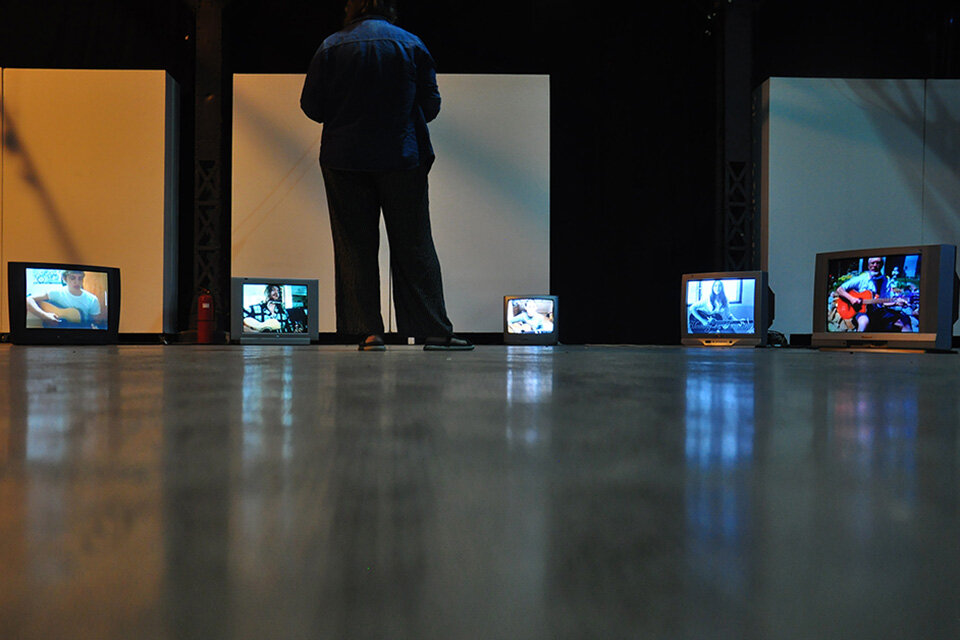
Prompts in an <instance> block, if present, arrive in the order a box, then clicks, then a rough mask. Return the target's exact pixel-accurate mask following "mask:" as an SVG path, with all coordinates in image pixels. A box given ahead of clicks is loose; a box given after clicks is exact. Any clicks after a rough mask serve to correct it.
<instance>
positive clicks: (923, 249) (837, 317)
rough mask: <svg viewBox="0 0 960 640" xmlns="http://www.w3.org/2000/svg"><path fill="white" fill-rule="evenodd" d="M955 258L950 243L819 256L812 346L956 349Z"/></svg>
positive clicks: (952, 246)
mask: <svg viewBox="0 0 960 640" xmlns="http://www.w3.org/2000/svg"><path fill="white" fill-rule="evenodd" d="M956 254H957V248H956V246H954V245H947V244H935V245H919V246H907V247H887V248H881V249H857V250H851V251H833V252H830V253H819V254H817V257H816V269H815V275H814V278H815V279H814V293H813V333H812V335H811V337H810V343H811V345H813V346H815V347H838V348H884V347H886V348H906V349H928V350H949V349H950V348H951V342H952V340H953V323H954V322H956V320H957V299H956V295H957V274H956Z"/></svg>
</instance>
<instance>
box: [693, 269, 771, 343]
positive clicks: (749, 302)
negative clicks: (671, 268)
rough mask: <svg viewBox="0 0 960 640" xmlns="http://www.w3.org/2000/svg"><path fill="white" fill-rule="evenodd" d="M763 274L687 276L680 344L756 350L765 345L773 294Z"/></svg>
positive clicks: (728, 273) (736, 273) (765, 274)
mask: <svg viewBox="0 0 960 640" xmlns="http://www.w3.org/2000/svg"><path fill="white" fill-rule="evenodd" d="M767 278H768V276H767V272H766V271H716V272H711V273H687V274H684V275H683V277H682V279H681V289H680V314H681V317H680V344H683V345H687V346H703V347H757V346H764V345H766V343H767V330H768V329H769V328H770V323H771V322H773V314H774V302H773V292H772V291H771V290H770V287H769V284H768V282H767Z"/></svg>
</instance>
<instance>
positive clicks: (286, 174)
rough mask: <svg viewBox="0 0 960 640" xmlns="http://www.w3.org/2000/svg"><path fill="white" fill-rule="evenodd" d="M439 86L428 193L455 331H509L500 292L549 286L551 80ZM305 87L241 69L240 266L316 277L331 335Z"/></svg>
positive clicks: (321, 207) (384, 292) (240, 270)
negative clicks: (433, 161)
mask: <svg viewBox="0 0 960 640" xmlns="http://www.w3.org/2000/svg"><path fill="white" fill-rule="evenodd" d="M438 83H439V85H440V92H441V95H442V97H443V106H442V109H441V112H440V116H439V117H438V118H437V120H435V121H434V122H433V123H431V125H430V131H431V136H432V139H433V143H434V148H435V151H436V153H437V162H436V164H435V165H434V169H433V171H432V172H431V174H430V198H431V216H432V218H431V220H432V224H433V231H434V240H435V242H436V245H437V252H438V254H439V256H440V262H441V267H442V270H443V279H444V293H445V296H446V301H447V310H448V313H449V315H450V318H451V320H452V321H453V323H454V328H455V329H456V330H457V331H462V332H490V331H500V330H501V328H502V320H501V304H502V296H503V295H505V294H508V293H518V292H523V293H533V292H548V291H549V286H550V279H549V266H550V260H549V243H550V224H549V209H550V202H549V175H550V168H549V156H550V149H549V132H550V121H549V104H550V98H549V78H548V77H546V76H492V75H440V76H439V78H438ZM302 84H303V76H302V75H300V74H296V75H252V74H250V75H247V74H245V75H236V76H234V118H233V122H234V124H233V127H234V129H233V198H232V207H233V222H232V225H233V226H232V228H233V250H232V256H233V266H232V273H233V275H235V276H271V277H300V278H317V279H318V280H319V281H320V296H321V311H320V331H321V332H332V331H334V330H335V328H336V326H335V315H334V307H333V305H334V293H333V245H332V241H331V239H330V228H329V220H328V213H327V208H326V197H325V194H324V190H323V180H322V177H321V175H320V169H319V166H318V164H317V157H318V155H319V143H320V133H321V126H320V125H318V124H316V123H313V122H311V121H310V120H308V119H307V118H306V116H304V115H303V114H302V113H301V112H300V107H299V97H300V88H301V87H302ZM382 246H383V249H382V251H381V282H382V286H381V297H382V299H383V301H384V303H383V309H382V313H383V315H384V321H385V322H391V321H390V320H389V318H390V305H389V303H388V291H389V289H388V286H389V285H388V279H389V275H388V274H389V269H388V267H387V265H388V258H387V251H386V248H385V246H386V240H385V237H384V239H383V241H382Z"/></svg>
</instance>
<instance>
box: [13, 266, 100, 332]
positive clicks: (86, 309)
mask: <svg viewBox="0 0 960 640" xmlns="http://www.w3.org/2000/svg"><path fill="white" fill-rule="evenodd" d="M85 275H86V274H85V273H84V272H83V271H68V270H65V271H63V272H61V274H60V283H61V284H62V285H63V286H62V287H60V288H59V289H51V290H50V291H47V292H46V293H43V294H38V295H33V296H27V311H28V312H29V313H31V314H33V315H35V316H37V317H38V318H40V319H41V320H43V325H44V326H45V327H60V328H68V329H69V328H72V329H96V328H98V326H97V325H98V323H99V322H102V321H103V320H104V318H103V316H104V315H106V314H101V312H100V300H99V299H98V298H97V296H95V295H93V294H92V293H90V292H89V291H86V290H85V289H84V288H83V279H84V277H85Z"/></svg>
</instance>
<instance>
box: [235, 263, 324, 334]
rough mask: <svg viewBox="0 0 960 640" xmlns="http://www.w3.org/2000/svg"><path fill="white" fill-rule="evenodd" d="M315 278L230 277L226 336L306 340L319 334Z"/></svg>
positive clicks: (317, 287) (317, 289)
mask: <svg viewBox="0 0 960 640" xmlns="http://www.w3.org/2000/svg"><path fill="white" fill-rule="evenodd" d="M318 291H319V286H318V284H317V281H316V280H304V279H300V278H231V279H230V300H231V308H230V338H231V340H233V341H234V342H239V343H240V344H310V342H311V341H312V340H316V339H318V338H319V335H320V330H319V320H318V319H317V314H318V312H319V308H320V305H319V301H318V297H319V296H318Z"/></svg>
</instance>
